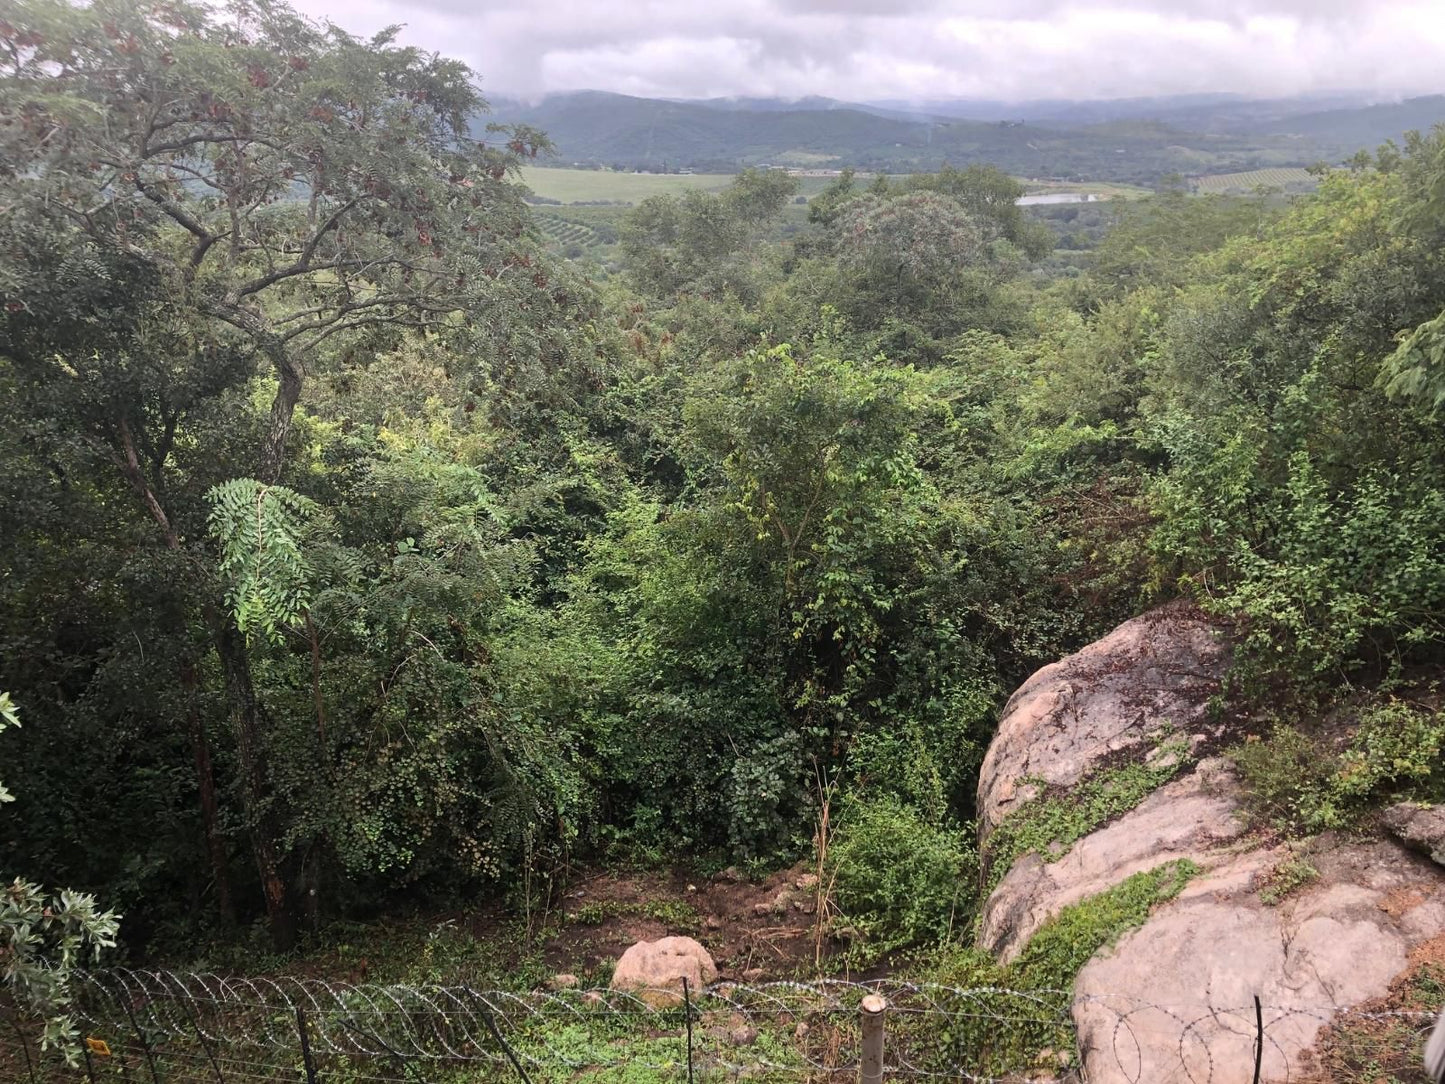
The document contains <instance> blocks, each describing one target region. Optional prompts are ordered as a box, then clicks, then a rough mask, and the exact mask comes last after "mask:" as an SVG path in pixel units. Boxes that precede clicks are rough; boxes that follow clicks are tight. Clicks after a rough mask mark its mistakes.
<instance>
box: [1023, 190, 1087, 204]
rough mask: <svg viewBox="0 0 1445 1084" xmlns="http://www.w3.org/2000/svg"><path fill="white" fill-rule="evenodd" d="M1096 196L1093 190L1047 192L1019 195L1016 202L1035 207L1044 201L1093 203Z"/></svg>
mask: <svg viewBox="0 0 1445 1084" xmlns="http://www.w3.org/2000/svg"><path fill="white" fill-rule="evenodd" d="M1098 198H1099V197H1098V196H1097V195H1095V194H1094V193H1093V192H1047V193H1045V194H1044V195H1042V196H1020V197H1019V199H1018V200H1017V201H1016V202H1017V203H1018V205H1019V206H1020V207H1035V206H1038V205H1040V204H1045V203H1093V202H1094V201H1095V200H1097V199H1098Z"/></svg>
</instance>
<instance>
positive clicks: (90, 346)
mask: <svg viewBox="0 0 1445 1084" xmlns="http://www.w3.org/2000/svg"><path fill="white" fill-rule="evenodd" d="M395 33H396V31H395V29H391V30H388V31H384V32H383V33H381V34H379V35H377V36H376V37H375V38H373V39H371V40H370V41H361V40H358V39H356V38H354V37H352V36H350V35H348V34H346V33H344V32H342V31H340V30H338V29H337V28H335V27H333V26H329V25H328V26H325V27H317V26H315V25H313V24H311V23H309V22H307V21H306V20H304V19H302V18H301V17H299V16H298V15H296V14H295V13H294V12H293V11H292V10H291V9H290V8H288V7H286V6H285V5H284V4H281V3H272V2H270V0H239V2H238V3H234V4H231V5H228V7H227V9H226V12H225V14H224V15H223V16H218V14H217V13H216V12H215V11H213V10H212V9H210V8H207V7H203V6H199V5H192V4H186V3H173V4H162V5H156V6H144V7H142V6H138V5H134V4H131V3H126V2H123V0H100V2H97V3H93V4H91V5H89V6H85V7H75V6H72V5H70V4H67V3H64V2H57V0H24V2H22V3H20V4H18V5H11V6H10V7H9V9H8V14H7V17H6V19H5V20H3V21H0V65H3V67H0V245H3V246H4V247H5V249H6V251H7V252H8V253H10V254H11V258H9V259H7V260H6V262H5V266H4V267H3V268H0V300H3V306H4V316H3V319H4V322H5V327H4V329H3V331H0V350H3V352H4V354H5V355H6V356H7V357H8V358H9V359H10V361H11V362H12V364H15V365H16V366H17V367H19V368H20V370H21V371H22V372H24V373H25V374H26V378H27V379H28V380H29V381H30V382H31V383H32V384H39V385H44V386H47V387H67V386H69V387H76V386H79V387H82V388H84V389H86V390H85V392H84V393H83V394H82V396H81V398H83V399H85V400H86V402H87V403H88V404H89V406H91V407H92V408H93V414H94V415H95V416H94V417H93V418H92V419H91V420H92V422H93V427H92V433H93V435H94V437H95V439H96V440H97V441H98V442H99V443H101V444H102V445H104V446H105V447H106V449H107V451H108V453H109V457H110V458H111V460H112V461H113V462H114V463H115V465H116V467H117V468H118V470H119V471H120V473H121V475H122V476H123V477H124V478H125V481H126V483H127V484H128V485H129V486H130V488H131V490H132V491H133V492H134V494H135V496H136V498H137V499H138V500H139V501H140V502H141V504H142V505H143V507H144V509H145V511H146V514H147V515H148V516H149V517H150V518H151V519H152V520H153V522H154V523H155V526H156V528H157V531H158V533H159V536H160V538H161V539H162V540H163V542H164V545H165V546H166V547H167V548H169V549H171V550H179V549H181V547H182V545H183V543H184V539H183V538H182V536H181V533H180V527H179V526H178V517H177V515H176V511H175V509H174V508H172V507H169V504H168V497H167V491H166V485H165V480H164V476H165V474H166V472H167V470H168V466H169V463H170V457H171V455H172V453H173V451H174V447H175V442H176V439H177V433H178V428H179V426H180V425H181V422H182V421H183V417H184V410H183V409H182V406H181V404H183V403H184V402H185V401H186V399H187V397H188V395H190V396H194V395H195V394H201V395H204V394H205V393H206V392H207V391H209V392H211V393H214V392H215V391H217V390H218V389H219V388H222V387H224V386H226V385H227V384H234V383H235V382H236V377H237V371H236V368H235V366H236V363H237V362H238V360H239V362H240V364H241V365H242V366H243V370H242V376H243V377H244V374H245V369H244V367H245V366H249V365H250V364H251V361H252V359H254V361H255V362H257V363H259V365H260V366H262V371H264V372H267V373H269V376H270V378H271V379H272V380H274V391H273V392H272V393H271V403H270V408H269V416H268V420H267V422H266V424H265V426H264V427H263V429H262V430H261V431H260V432H258V433H256V434H255V436H254V438H253V440H252V442H251V447H250V449H249V451H247V450H245V449H244V448H243V449H242V451H241V455H240V462H238V463H237V464H236V465H237V467H239V469H240V470H241V471H242V472H244V473H255V474H256V475H257V476H258V477H259V478H260V479H261V480H262V481H263V482H265V483H267V484H270V483H274V482H276V481H277V480H278V479H280V478H281V477H282V475H283V472H284V469H285V465H286V456H287V449H288V438H289V436H290V434H291V431H292V421H293V416H294V413H295V410H296V406H297V403H298V402H299V401H300V398H301V394H302V390H303V386H304V383H305V380H306V376H307V373H308V372H310V371H314V370H315V369H316V368H317V367H318V366H321V365H324V364H325V363H326V362H327V359H328V358H341V359H343V360H344V359H346V358H347V357H349V350H350V349H352V348H354V347H355V346H357V345H358V344H359V343H360V342H361V341H362V340H363V338H367V339H369V340H370V341H375V340H376V338H377V336H385V335H390V334H393V333H394V332H395V331H396V329H404V328H413V329H423V330H441V329H445V328H448V327H456V326H460V325H463V324H465V323H467V322H469V321H472V320H474V319H477V318H478V317H480V318H481V319H483V320H485V319H486V318H487V316H488V314H489V313H491V312H496V311H498V310H503V311H505V312H506V313H507V314H508V317H511V316H514V315H516V314H517V313H519V312H528V311H530V312H532V314H533V315H534V316H535V315H537V314H538V313H542V312H545V311H547V310H548V308H549V307H550V306H552V305H553V304H555V303H557V295H556V293H555V292H554V291H553V290H549V281H548V278H547V276H546V274H545V273H544V272H543V271H542V270H541V269H540V268H539V267H538V266H537V257H536V254H535V252H534V250H533V246H532V244H531V242H530V241H529V239H528V237H527V235H526V223H527V217H526V209H525V206H524V205H523V203H522V201H521V199H520V197H519V192H518V189H517V187H516V186H515V185H514V184H513V183H512V180H511V176H510V175H511V173H512V171H513V169H514V167H515V166H516V165H517V163H518V162H519V161H520V160H521V159H522V158H523V157H525V156H528V155H532V154H535V153H536V151H537V149H538V147H539V146H540V145H541V140H540V137H538V136H537V135H536V134H534V133H532V132H530V131H526V130H506V131H503V130H500V129H498V130H497V131H495V132H493V133H492V134H493V135H495V136H496V139H495V140H494V141H490V142H489V141H477V140H474V139H471V138H470V137H469V135H468V130H469V129H468V123H469V121H470V120H471V119H472V118H473V117H474V116H475V115H476V114H477V113H479V112H481V111H483V110H484V109H485V103H484V102H483V101H482V99H481V98H480V97H479V96H478V94H477V92H476V90H475V88H474V86H473V84H472V77H471V73H470V72H469V71H468V70H467V68H466V67H465V66H463V65H461V64H460V63H457V62H455V61H450V60H444V59H440V58H437V57H435V56H427V55H425V54H422V53H420V52H418V51H417V50H415V49H409V48H401V47H398V46H397V45H396V44H395V40H394V39H395ZM87 268H101V269H104V271H105V274H104V275H103V276H101V280H102V281H103V282H106V283H109V284H111V285H113V286H114V287H115V291H119V292H122V293H123V292H124V290H125V289H126V288H128V287H129V286H131V285H132V284H133V283H141V284H143V285H144V287H145V289H146V291H147V294H148V298H149V301H148V303H147V305H146V306H145V311H144V312H141V313H138V314H131V315H130V317H128V318H127V319H125V320H123V321H121V322H120V323H119V324H118V325H117V326H116V327H114V328H112V327H109V326H107V325H106V324H105V323H104V321H103V320H102V319H97V318H96V316H97V314H103V312H104V311H105V307H104V306H98V305H85V306H82V307H80V309H79V311H80V312H81V313H83V314H85V315H84V316H81V317H80V318H79V319H78V320H76V319H74V318H72V317H70V316H69V315H68V314H67V315H65V316H64V317H63V319H62V322H61V323H59V324H58V325H57V323H56V322H55V320H54V319H53V316H54V313H53V306H52V305H51V304H50V300H51V298H52V295H53V293H54V287H55V286H56V284H57V282H59V283H60V284H61V285H63V286H64V287H65V288H67V289H70V290H71V291H72V292H73V291H75V290H79V289H84V288H86V287H87V283H88V274H87ZM115 291H113V292H115ZM124 307H125V306H124V305H123V304H118V303H116V302H115V301H114V300H112V302H111V304H110V305H109V308H110V309H112V310H114V309H117V308H124ZM77 324H79V325H81V326H80V327H79V328H77V327H76V325H77ZM120 334H129V335H130V336H131V338H130V340H129V341H128V343H127V344H126V349H125V351H124V353H128V355H129V356H130V357H132V358H134V359H139V361H141V362H142V363H143V364H141V365H139V366H137V368H143V369H145V370H146V371H147V372H148V373H149V374H150V375H151V376H152V377H154V378H155V379H154V380H152V381H151V383H150V385H149V387H148V388H147V387H143V386H137V383H136V381H134V380H132V379H129V378H128V377H127V376H126V371H128V370H127V367H125V366H119V367H117V366H116V365H114V364H112V363H111V362H112V360H113V359H114V358H115V357H118V356H120V354H121V353H122V352H120V351H117V350H115V349H110V348H107V349H104V350H102V348H101V345H100V344H101V342H102V340H107V339H110V340H113V339H114V338H115V337H116V336H117V335H120ZM110 345H111V346H112V347H113V346H114V345H115V344H114V342H111V344H110ZM146 391H149V392H150V393H152V394H149V395H147V394H144V392H146ZM206 612H207V624H208V625H209V626H210V628H211V635H212V638H213V641H214V644H215V646H216V649H217V652H218V655H219V657H220V659H221V662H222V664H223V670H224V673H225V677H226V685H227V690H228V698H229V702H230V704H231V711H232V715H233V719H234V722H235V726H236V732H237V735H238V739H239V752H240V759H241V769H242V775H243V781H244V786H243V793H244V795H245V798H246V805H247V807H248V820H249V821H250V824H251V835H252V842H253V850H254V853H255V858H256V863H257V868H258V872H259V874H260V877H261V881H262V885H263V888H264V890H265V898H266V904H267V910H268V913H269V915H270V918H271V922H272V928H273V932H274V933H275V936H276V939H277V941H278V943H282V944H285V943H287V942H289V940H290V939H291V936H292V920H291V917H290V910H289V907H288V902H287V889H286V883H285V877H284V873H283V868H282V866H283V863H282V855H281V854H280V851H279V846H280V845H279V843H278V839H279V835H280V831H279V824H278V822H277V819H276V817H277V811H276V809H275V805H274V803H273V802H272V800H271V794H270V788H269V783H268V769H267V764H266V759H265V748H266V743H265V740H264V733H263V731H264V726H265V720H264V712H263V710H262V708H261V706H260V705H259V703H258V701H257V695H256V692H255V690H254V688H253V684H252V679H251V673H250V665H249V661H248V658H247V654H246V647H245V643H244V639H243V637H242V636H241V635H240V633H239V631H238V630H237V628H236V626H235V623H234V621H232V620H231V619H229V617H227V616H226V615H225V614H224V612H223V611H221V610H220V609H219V608H218V607H216V606H214V605H213V604H212V605H208V606H207V607H206ZM197 750H198V752H197V757H198V761H197V762H198V766H200V768H201V770H202V772H203V774H204V771H205V770H207V769H206V768H205V766H204V764H203V763H202V758H201V753H202V752H203V746H202V745H199V744H198V746H197ZM203 790H204V786H203Z"/></svg>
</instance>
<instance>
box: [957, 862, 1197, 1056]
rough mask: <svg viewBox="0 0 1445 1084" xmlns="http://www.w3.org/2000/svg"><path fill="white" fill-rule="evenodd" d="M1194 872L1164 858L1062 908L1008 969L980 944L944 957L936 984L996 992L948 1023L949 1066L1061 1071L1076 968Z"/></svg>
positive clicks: (1069, 1040) (1070, 1041)
mask: <svg viewBox="0 0 1445 1084" xmlns="http://www.w3.org/2000/svg"><path fill="white" fill-rule="evenodd" d="M1199 872H1200V869H1199V866H1197V865H1196V864H1195V863H1193V862H1191V861H1189V860H1188V859H1187V858H1185V859H1179V860H1177V861H1173V862H1166V863H1164V864H1163V865H1160V866H1156V867H1155V868H1154V869H1151V870H1145V871H1143V872H1141V873H1136V874H1134V876H1132V877H1130V878H1128V879H1127V880H1124V881H1121V882H1120V883H1119V884H1117V885H1115V886H1114V887H1113V888H1111V889H1108V890H1107V891H1105V892H1100V893H1099V894H1098V895H1096V896H1091V897H1089V898H1088V899H1086V900H1081V901H1080V902H1078V903H1076V904H1074V905H1073V906H1071V907H1066V908H1064V909H1063V910H1062V911H1060V912H1059V913H1058V914H1057V915H1055V916H1054V917H1053V918H1051V919H1050V920H1049V921H1048V922H1046V923H1044V925H1043V926H1041V927H1039V930H1038V932H1037V933H1035V934H1034V936H1033V937H1032V938H1031V939H1030V940H1029V943H1028V944H1027V945H1026V946H1025V947H1024V950H1023V951H1022V952H1021V953H1020V954H1019V955H1018V956H1017V957H1016V958H1015V959H1014V961H1013V962H1012V963H1011V964H1009V965H1008V966H1007V967H1001V966H1000V965H999V964H998V963H997V962H996V961H995V960H994V959H993V957H991V956H990V955H989V954H988V953H985V952H982V951H980V950H978V949H963V950H959V951H958V952H957V953H956V954H955V955H953V956H952V957H950V958H948V959H946V960H945V961H944V962H943V963H942V964H941V965H939V966H938V967H937V969H936V971H935V973H934V974H933V975H932V976H931V978H932V980H933V981H936V982H939V983H943V984H945V985H948V986H956V987H960V988H975V989H976V988H979V987H993V988H996V989H997V990H998V991H999V992H998V993H996V994H993V995H990V997H991V998H992V999H993V1000H991V1001H987V1002H984V1003H982V1004H981V1005H980V1004H975V1005H972V1006H971V1007H970V1008H969V1009H968V1010H967V1011H966V1012H963V1013H961V1014H960V1015H959V1016H958V1017H956V1018H954V1019H953V1020H952V1021H951V1022H950V1026H949V1030H948V1031H946V1032H945V1033H944V1036H943V1038H944V1046H945V1049H946V1050H947V1051H948V1057H950V1058H952V1059H953V1064H967V1065H968V1066H969V1067H970V1068H971V1069H972V1070H973V1071H974V1072H976V1073H979V1074H980V1075H984V1076H1001V1075H1006V1074H1012V1073H1018V1072H1022V1071H1024V1070H1026V1069H1029V1068H1031V1067H1039V1068H1051V1069H1055V1070H1057V1069H1058V1068H1061V1067H1062V1064H1061V1060H1060V1057H1059V1055H1060V1053H1061V1052H1063V1053H1065V1054H1068V1055H1071V1054H1072V1052H1073V1051H1074V1045H1075V1044H1074V1032H1073V1022H1072V1018H1071V1016H1070V1012H1069V1006H1070V1003H1071V1002H1072V1000H1073V986H1074V980H1075V978H1077V976H1078V973H1079V971H1080V970H1081V969H1082V968H1083V966H1084V965H1085V964H1086V963H1088V962H1089V960H1090V959H1091V958H1092V957H1093V956H1094V954H1095V953H1097V952H1099V951H1100V950H1102V949H1106V948H1110V947H1112V946H1113V945H1114V944H1115V943H1117V942H1118V940H1119V938H1120V937H1122V936H1123V935H1124V934H1126V933H1128V932H1129V931H1130V930H1133V929H1137V928H1138V927H1139V926H1142V925H1143V924H1144V922H1145V920H1146V919H1147V918H1148V917H1149V914H1150V912H1151V911H1152V910H1153V909H1154V908H1155V907H1156V906H1158V905H1159V904H1160V903H1163V902H1165V901H1167V900H1171V899H1173V898H1174V897H1175V896H1177V895H1179V893H1180V892H1181V891H1183V889H1184V886H1185V885H1187V884H1188V883H1189V881H1190V880H1191V879H1192V878H1194V877H1195V876H1197V875H1198V874H1199ZM993 1001H996V1002H997V1004H995V1003H993ZM1050 1051H1051V1052H1053V1053H1052V1054H1046V1053H1045V1052H1050ZM1065 1064H1066V1063H1065Z"/></svg>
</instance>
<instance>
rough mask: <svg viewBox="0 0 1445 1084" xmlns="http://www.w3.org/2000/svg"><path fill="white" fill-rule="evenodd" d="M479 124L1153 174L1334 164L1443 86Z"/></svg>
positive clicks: (681, 105)
mask: <svg viewBox="0 0 1445 1084" xmlns="http://www.w3.org/2000/svg"><path fill="white" fill-rule="evenodd" d="M487 119H489V120H495V121H500V122H503V123H523V124H529V125H532V126H534V127H537V128H541V129H542V130H544V131H545V132H547V133H548V134H549V136H550V137H551V138H552V141H553V143H554V144H555V145H556V148H557V158H558V160H559V162H560V163H562V164H576V165H585V166H609V167H613V168H622V169H643V170H672V169H680V168H683V169H696V170H700V171H702V170H706V171H719V172H729V171H733V170H736V169H739V168H743V167H747V166H759V165H780V166H791V167H813V168H842V167H845V166H852V167H855V168H860V169H877V170H886V171H896V172H906V171H910V170H924V169H936V168H938V166H940V165H942V164H943V163H945V162H949V163H952V164H954V165H967V164H969V163H973V162H988V163H991V164H993V165H996V166H998V167H999V168H1001V169H1005V170H1008V171H1009V172H1013V173H1018V174H1022V175H1026V176H1049V177H1059V178H1065V179H1077V180H1123V181H1134V182H1137V183H1153V182H1154V181H1157V179H1158V178H1160V177H1161V176H1163V175H1165V174H1169V173H1183V174H1197V173H1208V172H1227V171H1231V170H1248V169H1258V168H1270V167H1276V166H1304V165H1311V164H1314V163H1317V162H1338V161H1341V160H1343V159H1345V158H1347V157H1349V156H1350V155H1352V154H1354V153H1355V152H1356V151H1358V150H1360V149H1374V148H1375V147H1377V146H1378V145H1379V144H1381V143H1383V142H1384V141H1385V140H1387V139H1399V138H1400V137H1401V136H1402V135H1403V134H1404V133H1405V132H1406V131H1409V130H1411V129H1427V128H1429V127H1431V126H1432V125H1434V124H1435V123H1439V122H1441V121H1445V96H1442V95H1434V96H1424V97H1417V98H1409V99H1404V100H1402V101H1397V102H1388V103H1376V104H1371V102H1370V96H1369V95H1367V94H1365V93H1364V92H1345V91H1341V92H1331V93H1327V94H1316V95H1303V96H1297V97H1291V98H1279V99H1254V98H1247V97H1243V96H1239V95H1232V94H1194V95H1175V96H1166V97H1159V98H1128V99H1116V100H1104V101H1055V100H1040V101H1034V102H1023V103H1010V102H996V101H951V100H949V101H931V102H923V103H907V102H899V101H883V102H866V103H855V102H843V101H840V100H838V99H834V98H827V97H820V96H815V97H807V98H801V99H798V100H795V101H789V100H787V99H783V98H746V97H743V98H711V99H704V100H700V101H697V100H674V99H663V98H640V97H634V96H630V95H625V94H614V93H611V92H607V91H576V92H570V93H565V94H553V95H549V96H547V97H545V98H542V99H541V100H540V101H537V102H531V103H528V102H522V101H519V100H515V99H505V98H499V99H496V100H495V101H494V102H493V115H492V116H491V117H490V118H487Z"/></svg>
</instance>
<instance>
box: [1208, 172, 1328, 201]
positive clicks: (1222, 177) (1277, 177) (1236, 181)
mask: <svg viewBox="0 0 1445 1084" xmlns="http://www.w3.org/2000/svg"><path fill="white" fill-rule="evenodd" d="M1318 183H1319V179H1318V178H1317V177H1315V176H1313V175H1312V174H1311V173H1310V171H1309V170H1307V169H1301V168H1297V167H1291V168H1280V169H1251V170H1247V171H1245V172H1242V173H1216V174H1213V175H1212V176H1209V177H1200V178H1199V179H1198V180H1197V181H1195V182H1194V188H1195V190H1196V191H1198V192H1202V193H1204V194H1206V195H1222V194H1224V193H1226V192H1244V193H1249V192H1253V191H1254V190H1255V189H1256V188H1278V189H1282V190H1284V191H1286V192H1291V191H1293V192H1300V191H1305V190H1308V189H1312V188H1314V187H1315V185H1317V184H1318Z"/></svg>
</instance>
